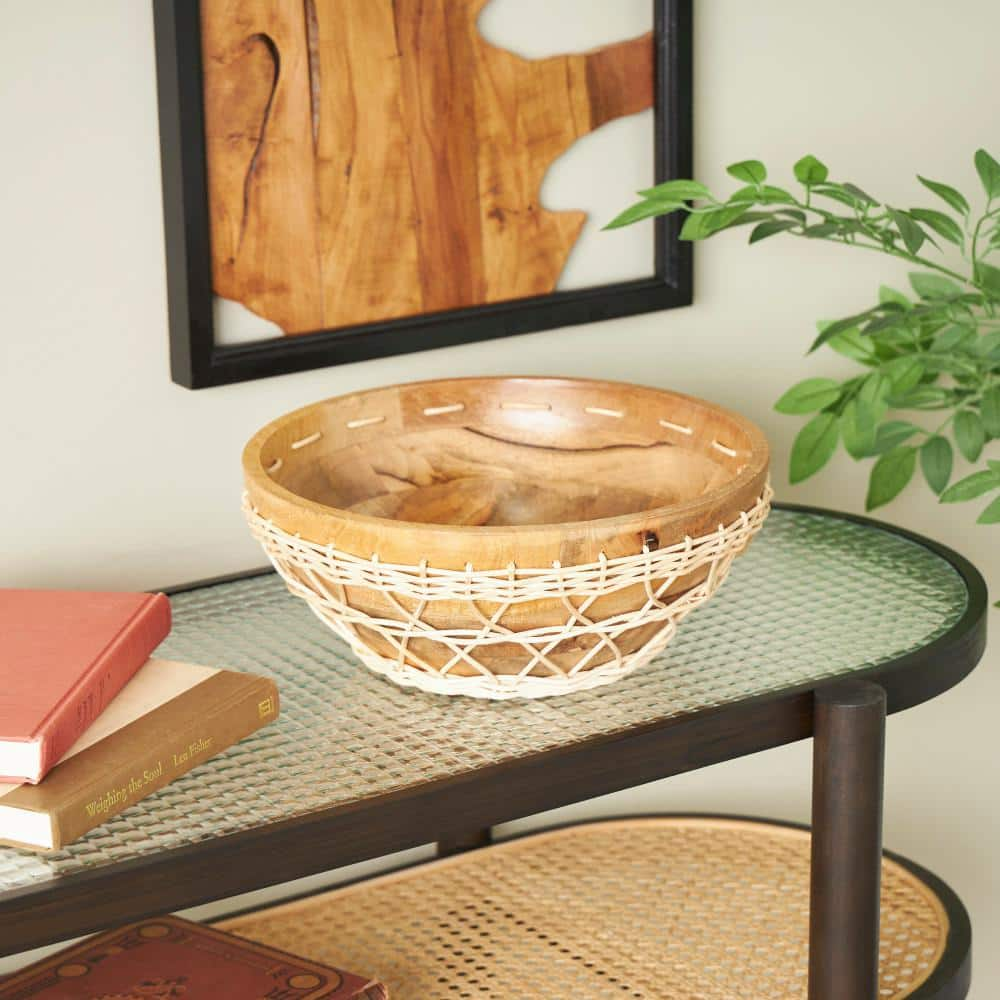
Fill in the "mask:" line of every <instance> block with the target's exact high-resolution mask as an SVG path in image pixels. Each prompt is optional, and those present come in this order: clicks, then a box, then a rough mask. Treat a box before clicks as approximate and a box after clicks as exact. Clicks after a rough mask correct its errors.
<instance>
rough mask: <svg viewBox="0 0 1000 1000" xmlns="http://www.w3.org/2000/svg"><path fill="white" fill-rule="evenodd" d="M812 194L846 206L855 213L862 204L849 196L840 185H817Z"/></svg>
mask: <svg viewBox="0 0 1000 1000" xmlns="http://www.w3.org/2000/svg"><path fill="white" fill-rule="evenodd" d="M812 192H813V194H815V195H819V196H820V197H822V198H829V199H830V200H831V201H836V202H839V203H840V204H841V205H846V206H847V207H848V208H850V209H852V210H853V211H857V210H858V206H859V205H860V204H861V203H860V202H859V201H858V199H857V198H854V197H853V196H851V195H849V194H848V193H847V192H846V191H845V190H844V188H843V186H842V185H840V184H816V185H814V186H813V188H812Z"/></svg>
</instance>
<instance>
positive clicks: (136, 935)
mask: <svg viewBox="0 0 1000 1000" xmlns="http://www.w3.org/2000/svg"><path fill="white" fill-rule="evenodd" d="M388 996H389V993H388V991H387V990H386V988H385V987H384V986H383V985H382V984H381V983H377V982H374V981H373V980H371V979H367V978H365V977H363V976H356V975H354V974H353V973H350V972H343V971H341V970H340V969H334V968H331V967H330V966H328V965H318V964H317V963H316V962H311V961H309V959H306V958H296V957H295V956H294V955H289V954H287V953H286V952H283V951H278V950H277V949H275V948H268V947H267V946H266V945H262V944H257V943H256V942H253V941H246V940H244V939H243V938H238V937H234V936H233V935H232V934H225V933H223V932H222V931H217V930H215V929H214V928H211V927H205V926H203V925H201V924H195V923H191V921H189V920H182V919H181V918H180V917H157V918H155V919H153V920H143V921H140V922H139V923H136V924H130V925H129V926H127V927H121V928H119V929H118V930H115V931H108V932H107V933H105V934H98V935H97V937H92V938H89V939H88V940H86V941H83V942H82V943H80V944H77V945H74V946H73V947H72V948H67V949H66V950H65V951H62V952H59V954H57V955H50V956H49V957H48V958H46V959H43V960H42V961H41V962H37V963H36V964H35V965H32V966H30V967H29V968H27V969H23V970H22V971H21V972H18V973H15V974H14V975H13V976H11V977H10V978H9V979H7V980H5V981H4V983H3V984H2V985H0V998H2V1000H258V998H265V997H268V998H271V1000H388Z"/></svg>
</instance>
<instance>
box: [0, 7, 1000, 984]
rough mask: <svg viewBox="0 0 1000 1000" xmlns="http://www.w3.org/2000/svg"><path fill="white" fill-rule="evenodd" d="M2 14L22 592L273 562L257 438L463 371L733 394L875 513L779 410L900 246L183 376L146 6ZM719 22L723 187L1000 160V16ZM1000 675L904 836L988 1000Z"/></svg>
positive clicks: (714, 271) (848, 475)
mask: <svg viewBox="0 0 1000 1000" xmlns="http://www.w3.org/2000/svg"><path fill="white" fill-rule="evenodd" d="M614 10H615V5H614V4H611V3H607V4H606V5H605V7H604V10H603V12H602V13H603V14H604V16H606V17H607V18H608V19H609V20H613V19H614V16H615V15H614V13H613V12H614ZM0 13H2V15H3V17H2V18H0V23H2V24H3V25H4V28H3V32H2V34H0V124H2V135H3V138H2V140H0V142H2V150H3V153H2V156H0V222H2V226H3V229H2V235H0V275H2V289H3V294H2V298H0V316H2V319H3V332H2V335H0V413H2V415H3V418H4V420H3V423H4V425H5V428H6V433H5V434H4V436H3V442H4V446H3V455H2V460H0V469H2V472H0V476H2V481H3V489H2V490H0V524H2V525H3V528H2V531H3V536H2V537H3V542H2V548H0V557H2V560H3V562H2V571H0V580H2V582H3V583H4V584H5V585H20V586H28V585H37V586H95V587H99V586H115V587H148V586H156V585H163V584H167V583H170V582H174V581H181V580H184V579H189V578H195V577H198V576H205V575H213V574H218V573H224V572H227V571H230V570H237V569H241V568H244V567H249V566H253V565H257V564H259V563H260V562H261V557H260V555H259V553H258V552H257V550H256V549H255V547H254V545H253V544H252V543H251V541H250V539H249V538H248V536H247V532H246V530H245V528H244V525H243V522H242V520H241V517H240V514H239V510H238V497H239V491H240V476H239V462H238V459H239V452H240V448H241V446H242V444H243V442H244V440H245V439H246V438H247V437H248V435H249V434H250V433H251V432H252V431H253V430H254V429H255V428H256V427H257V426H258V425H260V424H261V423H263V422H264V421H266V420H267V419H269V418H271V417H273V416H274V415H276V414H278V413H280V412H282V411H284V410H287V409H289V408H291V407H293V406H296V405H299V404H302V403H304V402H308V401H311V400H314V399H317V398H320V397H323V396H326V395H333V394H336V393H340V392H344V391H347V390H350V389H356V388H361V387H366V386H375V385H379V384H385V383H391V382H396V381H403V380H410V379H418V378H429V377H436V376H440V375H461V374H477V373H484V372H486V373H489V372H524V373H544V374H566V375H600V376H605V377H609V378H618V379H623V380H633V381H646V382H651V383H655V384H659V385H663V386H670V387H674V388H677V389H681V390H683V391H686V392H691V393H695V394H698V395H703V396H706V397H708V398H711V399H715V400H718V401H720V402H725V403H728V404H729V405H732V406H734V407H737V408H739V409H741V410H743V411H744V412H745V413H747V414H748V415H749V416H750V417H752V418H753V419H755V420H757V421H759V422H760V424H761V425H762V426H763V427H764V428H765V430H766V432H767V433H768V435H769V436H770V439H771V441H772V443H773V445H774V450H775V453H776V463H775V465H776V467H775V480H776V486H777V489H778V493H779V496H780V497H782V498H786V499H794V500H797V501H802V502H807V503H818V504H825V505H829V506H832V507H839V508H845V509H848V510H860V508H861V504H862V498H863V494H864V482H865V471H864V470H863V469H861V468H859V467H858V466H856V465H855V464H853V463H852V462H850V461H849V460H846V459H844V458H843V457H840V458H838V459H837V460H836V461H835V463H834V464H833V465H832V466H831V467H830V468H829V469H828V470H826V471H825V472H824V473H823V474H822V475H821V476H819V477H817V478H816V479H815V480H812V481H810V482H809V483H808V484H806V485H805V486H802V487H799V488H796V489H790V488H789V487H788V484H787V479H786V477H785V464H786V461H787V454H788V449H789V446H790V443H791V439H792V437H793V435H794V433H795V431H796V429H797V427H798V422H797V421H795V420H792V419H789V418H784V417H780V416H778V415H776V414H774V413H773V412H772V410H771V404H772V402H773V400H774V399H775V398H776V397H777V396H778V395H779V394H780V392H781V391H782V390H783V389H784V388H786V387H787V386H788V385H790V384H791V383H792V382H794V381H796V380H798V379H800V378H802V377H805V376H806V375H807V374H820V373H823V372H829V373H835V372H837V371H839V370H842V368H843V366H842V365H841V364H840V363H839V362H838V359H837V358H836V357H834V356H830V357H814V358H811V359H809V360H805V359H803V357H802V355H803V352H804V350H805V347H806V345H807V343H808V341H809V339H810V337H811V333H812V329H813V327H812V324H813V321H814V320H815V319H816V318H818V317H821V316H836V315H839V314H841V313H845V312H847V311H849V310H851V309H852V308H854V307H856V306H864V305H867V304H868V303H869V302H870V301H871V296H872V294H873V291H874V288H875V286H876V285H877V284H878V282H879V281H880V280H883V279H887V278H892V279H895V280H897V281H899V280H900V279H899V275H898V274H897V271H896V269H895V268H894V267H893V266H890V265H888V264H887V263H886V262H884V261H882V260H881V259H880V258H878V257H876V256H869V255H865V254H863V253H860V252H858V253H856V254H855V255H852V254H851V253H850V252H847V251H841V250H839V249H838V248H832V247H826V246H822V245H806V246H803V245H801V244H799V243H793V242H782V241H781V240H778V239H776V240H774V241H772V242H769V243H766V244H763V245H762V246H760V247H757V248H754V249H747V248H746V247H745V246H744V245H743V239H742V237H740V236H736V235H728V236H726V237H723V238H721V239H718V240H717V241H713V242H711V243H710V244H708V245H706V246H704V247H703V248H700V249H699V252H698V259H697V280H696V305H695V306H694V307H692V308H689V309H683V310H675V311H671V312H665V313H660V314H654V315H650V316H644V317H637V318H633V319H624V320H619V321H617V322H615V323H611V324H605V325H598V326H590V327H585V328H579V329H574V330H562V331H553V332H549V333H542V334H536V335H533V336H527V337H521V338H517V339H511V340H505V341H497V342H493V343H486V344H477V345H470V346H468V347H462V348H457V349H452V350H448V351H434V352H428V353H424V354H417V355H409V356H406V357H401V358H389V359H385V360H381V361H372V362H367V363H364V364H358V365H354V366H350V367H344V368H339V369H330V370H327V371H317V372H311V373H305V374H300V375H292V376H286V377H282V378H276V379H269V380H265V381H259V382H252V383H247V384H243V385H236V386H231V387H226V388H219V389H211V390H206V391H201V392H189V391H187V390H185V389H181V388H178V387H177V386H174V385H172V384H171V382H170V380H169V375H168V368H167V333H166V305H165V291H164V278H163V233H162V226H161V220H160V190H159V162H158V149H157V124H156V102H155V80H154V69H153V48H152V28H151V17H150V12H149V5H148V3H147V2H146V0H92V2H90V3H85V4H82V3H78V2H74V0H47V2H46V3H45V4H26V3H17V2H15V0H4V2H2V3H0ZM697 14H698V24H697V43H696V67H697V70H696V77H697V80H696V87H695V96H696V121H697V157H696V161H697V171H696V172H697V175H698V176H699V177H700V178H701V179H703V180H706V181H708V182H709V183H712V184H723V183H724V179H723V170H722V166H723V165H724V164H726V163H729V162H731V161H733V160H737V159H742V158H745V157H749V156H758V157H761V158H763V159H765V160H767V161H768V162H769V163H773V164H776V165H779V166H781V167H783V168H784V169H786V170H787V168H788V166H790V164H791V163H792V162H793V161H794V160H795V159H796V158H797V157H798V156H799V155H801V154H802V153H804V152H813V153H815V154H816V155H818V156H820V157H821V158H823V159H825V160H826V161H827V162H829V164H830V165H831V166H832V167H833V169H834V170H835V171H836V173H837V174H838V175H840V176H844V177H848V178H850V179H853V180H855V181H856V182H858V183H861V184H862V185H863V186H864V187H866V188H868V189H870V190H874V191H877V192H879V193H883V194H885V195H886V196H889V197H893V198H895V199H896V200H897V201H899V202H902V203H907V202H908V201H910V200H911V199H912V200H916V199H917V198H918V197H922V193H921V189H920V188H919V186H918V185H917V183H916V181H915V180H914V176H913V175H914V174H915V173H916V172H917V170H918V169H919V171H920V172H922V173H925V174H929V175H930V176H932V177H939V178H941V179H944V180H949V181H951V182H952V183H958V184H961V185H963V186H966V187H967V188H968V189H970V190H974V189H975V175H974V172H973V170H972V167H971V157H972V152H973V150H974V149H975V148H976V147H977V146H979V145H992V146H993V151H994V153H995V154H997V155H1000V102H998V100H997V97H996V95H997V93H998V90H1000V64H998V63H997V61H996V39H997V37H1000V5H997V4H995V3H991V2H987V0H966V2H965V3H963V4H961V5H952V6H951V7H949V8H948V9H947V10H945V9H944V8H943V7H942V6H941V5H939V4H914V3H912V2H909V0H882V2H881V3H879V4H872V3H870V2H866V0H843V2H841V3H840V4H838V5H836V6H835V7H832V8H831V7H830V6H829V5H820V4H818V3H812V4H807V3H798V4H792V3H788V2H785V0H758V2H757V3H754V4H748V3H745V2H740V0H704V2H702V3H700V4H698V10H697ZM994 447H995V446H994ZM885 516H886V517H887V518H888V519H890V520H894V521H897V522H898V523H900V524H903V525H905V526H907V527H910V528H913V529H916V530H917V531H922V532H926V533H928V534H931V535H933V536H935V537H937V538H939V539H940V540H941V541H943V542H945V543H947V544H949V545H952V546H954V547H955V548H957V549H959V550H960V551H962V552H964V553H966V554H967V555H969V556H971V557H972V558H973V559H974V560H975V561H976V562H977V563H978V564H979V565H980V567H981V568H982V569H983V571H984V572H985V573H986V574H987V576H988V577H991V578H992V579H993V580H1000V556H998V544H997V543H998V540H1000V534H998V533H997V531H996V529H993V530H992V531H991V530H990V529H988V528H979V527H976V526H975V525H974V524H973V518H972V516H971V511H968V510H964V509H961V508H957V509H956V508H951V509H945V508H940V507H938V506H937V505H936V504H935V503H934V502H933V501H932V499H931V498H930V497H929V496H928V494H927V492H926V491H923V490H919V489H913V490H912V491H910V492H909V493H908V494H907V495H906V496H905V497H904V498H903V499H902V500H901V501H899V502H897V503H896V504H894V505H893V506H892V507H890V508H889V509H888V510H887V511H886V514H885ZM997 661H998V656H997V653H996V651H995V650H992V651H991V652H989V653H988V654H987V657H986V660H985V661H984V663H983V665H982V666H981V667H980V669H979V671H978V672H977V673H976V674H974V675H973V676H972V677H971V678H970V679H969V680H968V681H966V682H965V683H964V684H962V685H961V686H960V687H959V688H957V689H956V690H955V691H953V692H951V693H949V694H948V695H946V696H944V697H942V698H941V699H939V700H937V701H934V702H932V703H931V704H929V705H927V706H924V707H922V708H919V709H916V710H914V711H912V712H908V713H905V714H903V715H901V716H897V717H895V718H893V719H892V720H891V722H890V725H889V747H888V765H887V770H888V782H887V795H886V842H887V844H888V845H889V846H891V847H892V848H895V849H897V850H899V851H901V852H903V853H904V854H910V855H912V856H913V857H914V858H916V859H917V860H919V861H921V862H922V863H924V864H926V865H927V866H928V867H930V868H932V869H933V870H935V871H937V872H938V873H940V874H941V875H942V876H943V877H945V878H946V879H947V880H948V881H949V882H950V883H951V884H952V885H953V886H954V887H955V888H956V889H957V890H958V891H959V893H960V894H961V895H962V897H963V898H964V899H965V901H966V903H967V904H968V906H969V908H970V910H971V911H972V916H973V921H974V925H975V930H976V938H977V941H978V950H977V955H976V963H977V971H976V986H975V987H974V989H973V994H972V996H973V997H975V998H978V1000H987V998H989V997H992V996H993V995H995V993H996V990H997V987H998V986H1000V954H998V953H997V949H996V948H995V947H992V946H991V945H992V943H993V942H995V941H996V940H997V938H998V935H1000V909H998V906H997V903H996V900H997V899H998V898H1000V876H998V871H1000V864H998V860H1000V858H998V852H997V846H996V845H997V842H998V840H1000V802H998V795H997V793H998V780H997V779H998V769H997V764H996V759H997V750H996V743H995V735H994V729H995V717H996V706H997V704H998V701H1000V680H998V678H997V674H996V668H997V666H998V665H1000V664H998V662H997ZM808 802H809V747H808V745H802V746H795V747H789V748H786V749H783V750H780V751H775V752H771V753H768V754H764V755H760V756H757V757H754V758H749V759H746V760H743V761H737V762H733V763H730V764H726V765H721V766H718V767H715V768H712V769H710V770H707V771H701V772H698V773H695V774H692V775H687V776H683V777H680V778H676V779H672V780H671V781H670V782H667V783H661V784H657V785H653V786H648V787H646V788H643V789H640V790H637V791H634V792H630V793H625V794H622V795H619V796H616V797H612V798H610V799H607V800H602V801H600V802H594V803H588V804H586V805H584V806H581V807H579V808H578V809H575V810H573V812H574V813H579V814H580V815H591V814H596V813H598V812H602V811H620V810H625V809H636V808H647V809H671V808H683V809H707V810H713V809H714V810H733V811H736V812H743V813H758V814H773V815H775V816H779V817H788V818H791V819H804V818H806V817H807V813H808ZM991 987H992V988H991Z"/></svg>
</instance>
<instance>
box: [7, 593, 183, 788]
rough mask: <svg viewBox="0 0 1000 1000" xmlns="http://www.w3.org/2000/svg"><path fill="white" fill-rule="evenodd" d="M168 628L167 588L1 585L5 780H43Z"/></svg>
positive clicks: (123, 684) (144, 660)
mask: <svg viewBox="0 0 1000 1000" xmlns="http://www.w3.org/2000/svg"><path fill="white" fill-rule="evenodd" d="M169 631H170V602H169V601H168V600H167V599H166V597H164V596H163V594H110V593H93V592H88V591H76V590H0V780H3V781H29V782H31V783H32V784H36V783H37V782H39V781H41V780H42V778H43V777H44V776H45V774H46V772H47V771H48V770H49V769H50V768H51V767H53V766H54V765H55V764H56V763H57V761H58V760H59V758H60V757H62V755H63V754H64V753H65V752H66V751H67V750H68V749H69V748H70V747H71V746H72V745H73V744H74V743H75V742H76V740H77V738H78V737H79V736H80V735H81V734H82V733H83V732H84V731H85V730H86V729H87V727H88V726H89V725H90V724H91V723H92V722H93V721H94V720H95V719H96V718H97V717H98V715H100V714H101V712H103V711H104V709H105V707H106V706H107V705H108V704H109V703H110V701H111V699H112V698H114V696H115V695H116V694H118V692H119V691H120V690H121V689H122V688H123V687H124V686H125V683H126V682H127V681H128V680H129V679H130V678H131V677H132V676H133V674H135V672H136V671H137V670H138V669H139V667H141V666H142V665H143V664H144V663H145V662H146V660H148V659H149V656H150V654H151V653H152V652H153V650H154V649H155V648H156V647H157V646H158V645H159V644H160V643H161V642H162V641H163V640H164V639H165V638H166V636H167V633H168V632H169Z"/></svg>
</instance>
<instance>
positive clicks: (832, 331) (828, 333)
mask: <svg viewBox="0 0 1000 1000" xmlns="http://www.w3.org/2000/svg"><path fill="white" fill-rule="evenodd" d="M877 308H878V307H877V306H876V307H875V308H872V309H866V310H865V311H864V312H860V313H855V314H854V315H853V316H845V317H844V318H843V319H838V320H834V321H833V322H832V323H831V322H828V321H826V320H824V321H822V323H821V324H817V326H818V327H819V336H818V337H817V338H816V339H815V340H814V341H813V342H812V344H811V345H810V347H809V350H808V352H807V353H809V354H812V352H813V351H815V350H816V348H817V347H822V346H823V345H824V344H825V343H826V342H827V341H828V340H829V339H830V338H831V337H836V336H837V334H838V333H843V332H844V331H845V330H850V329H852V328H856V327H857V326H858V325H859V323H860V322H861V321H862V320H864V319H867V318H868V317H869V316H871V315H873V314H874V313H875V311H876V309H877Z"/></svg>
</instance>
